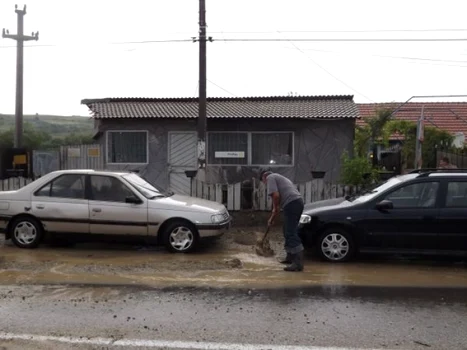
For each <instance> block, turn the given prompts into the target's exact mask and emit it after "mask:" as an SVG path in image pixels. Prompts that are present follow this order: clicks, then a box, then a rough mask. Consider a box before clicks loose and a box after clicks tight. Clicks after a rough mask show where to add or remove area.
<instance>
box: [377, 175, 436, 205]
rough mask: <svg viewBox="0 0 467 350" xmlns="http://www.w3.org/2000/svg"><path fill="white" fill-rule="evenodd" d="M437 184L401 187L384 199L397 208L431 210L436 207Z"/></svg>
mask: <svg viewBox="0 0 467 350" xmlns="http://www.w3.org/2000/svg"><path fill="white" fill-rule="evenodd" d="M438 188H439V183H438V182H421V183H415V184H410V185H407V186H403V187H401V188H399V189H397V190H396V191H393V192H391V193H389V194H388V195H387V196H386V197H385V199H386V200H389V201H391V202H392V203H393V205H394V208H395V209H399V208H433V207H434V206H435V205H436V196H437V193H438Z"/></svg>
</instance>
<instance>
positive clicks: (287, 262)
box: [280, 253, 293, 265]
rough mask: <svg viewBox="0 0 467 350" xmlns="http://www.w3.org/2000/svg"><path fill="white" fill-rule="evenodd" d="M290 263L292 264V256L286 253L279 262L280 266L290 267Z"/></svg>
mask: <svg viewBox="0 0 467 350" xmlns="http://www.w3.org/2000/svg"><path fill="white" fill-rule="evenodd" d="M292 262H293V259H292V254H289V253H287V256H286V257H285V259H284V260H281V261H280V263H281V264H285V265H290V264H292Z"/></svg>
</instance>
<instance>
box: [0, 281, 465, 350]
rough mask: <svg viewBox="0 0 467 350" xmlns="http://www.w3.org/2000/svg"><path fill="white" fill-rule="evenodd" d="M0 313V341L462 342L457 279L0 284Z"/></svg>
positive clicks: (374, 345)
mask: <svg viewBox="0 0 467 350" xmlns="http://www.w3.org/2000/svg"><path fill="white" fill-rule="evenodd" d="M0 316H1V317H0V330H1V332H0V348H1V346H3V347H4V348H5V349H111V348H112V349H113V348H148V349H149V348H165V349H184V348H185V349H188V348H192V349H207V348H210V349H227V350H232V349H239V350H243V349H253V350H256V349H273V350H276V349H277V350H279V349H283V350H284V349H288V348H286V347H284V346H295V347H298V346H301V347H302V348H303V347H310V348H311V349H316V350H317V349H330V348H331V347H339V348H349V347H355V348H358V349H450V350H455V349H463V350H465V349H467V293H466V289H432V288H430V289H417V288H412V289H408V288H374V287H346V288H338V287H313V288H305V289H303V288H302V289H296V288H293V289H276V290H255V289H199V288H170V289H151V288H135V287H77V286H75V287H70V286H68V287H67V286H2V287H0ZM29 337H32V338H31V339H30V340H27V341H26V340H25V339H28V338H29ZM8 339H10V340H8ZM84 342H86V343H88V344H83V343H84ZM138 345H144V346H141V347H138ZM313 347H314V348H313ZM292 348H293V347H292ZM292 348H289V349H292ZM297 349H301V348H297Z"/></svg>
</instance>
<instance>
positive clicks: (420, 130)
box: [415, 105, 425, 169]
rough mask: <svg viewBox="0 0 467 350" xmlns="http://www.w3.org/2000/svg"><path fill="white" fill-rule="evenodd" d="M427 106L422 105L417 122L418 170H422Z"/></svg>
mask: <svg viewBox="0 0 467 350" xmlns="http://www.w3.org/2000/svg"><path fill="white" fill-rule="evenodd" d="M424 111H425V106H424V105H422V113H421V114H420V118H419V119H418V122H417V140H416V141H415V142H416V143H415V166H416V167H417V169H421V168H422V159H423V158H422V144H423V138H424V131H425V116H424Z"/></svg>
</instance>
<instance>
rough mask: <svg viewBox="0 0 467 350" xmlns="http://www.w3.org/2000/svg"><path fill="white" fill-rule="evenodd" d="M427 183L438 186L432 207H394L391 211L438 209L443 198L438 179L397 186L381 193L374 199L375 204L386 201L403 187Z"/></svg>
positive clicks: (440, 183) (441, 185) (441, 186)
mask: <svg viewBox="0 0 467 350" xmlns="http://www.w3.org/2000/svg"><path fill="white" fill-rule="evenodd" d="M427 183H437V184H438V188H437V190H436V191H437V192H436V198H435V204H434V205H433V206H432V207H398V208H396V207H394V209H393V210H426V209H436V208H439V202H440V199H442V198H443V189H442V188H443V184H442V182H441V181H440V180H438V179H436V180H435V179H433V178H431V179H430V180H429V181H411V182H410V183H403V184H400V185H398V186H397V187H395V188H392V189H388V190H387V191H385V192H384V193H381V196H379V197H378V198H377V199H376V201H375V203H379V202H381V201H383V200H385V199H387V197H388V196H389V195H391V194H392V193H394V192H396V191H399V190H400V189H402V188H404V187H408V186H414V185H421V184H427ZM388 200H389V201H390V199H388Z"/></svg>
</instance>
